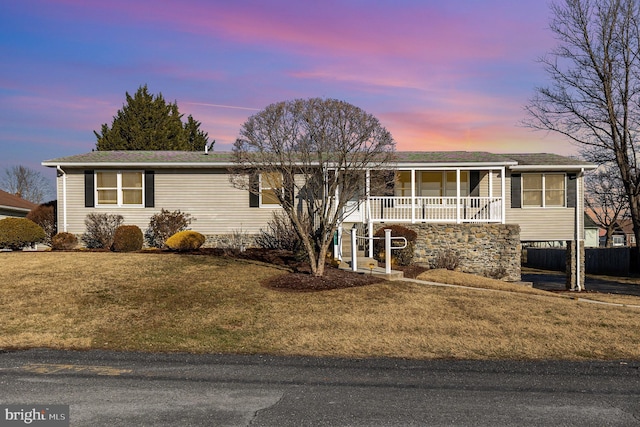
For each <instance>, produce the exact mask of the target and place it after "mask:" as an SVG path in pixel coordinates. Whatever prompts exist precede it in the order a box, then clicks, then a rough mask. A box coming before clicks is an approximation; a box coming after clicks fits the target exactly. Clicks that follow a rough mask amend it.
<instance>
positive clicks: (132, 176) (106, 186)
mask: <svg viewBox="0 0 640 427" xmlns="http://www.w3.org/2000/svg"><path fill="white" fill-rule="evenodd" d="M95 179H96V184H95V185H96V186H95V188H96V190H95V191H96V201H97V203H96V206H144V185H143V179H144V173H143V172H142V171H96V174H95Z"/></svg>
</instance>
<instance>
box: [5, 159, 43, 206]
mask: <svg viewBox="0 0 640 427" xmlns="http://www.w3.org/2000/svg"><path fill="white" fill-rule="evenodd" d="M0 186H1V187H2V189H3V190H4V191H6V192H8V193H11V194H15V195H17V196H19V197H22V198H23V199H25V200H28V201H30V202H33V203H42V202H43V201H44V197H45V195H46V194H48V193H49V188H50V184H49V181H47V179H46V178H45V177H44V176H42V174H41V173H40V172H38V171H35V170H33V169H29V168H28V167H26V166H22V165H17V166H11V167H8V168H6V169H5V170H4V174H3V175H2V176H1V177H0Z"/></svg>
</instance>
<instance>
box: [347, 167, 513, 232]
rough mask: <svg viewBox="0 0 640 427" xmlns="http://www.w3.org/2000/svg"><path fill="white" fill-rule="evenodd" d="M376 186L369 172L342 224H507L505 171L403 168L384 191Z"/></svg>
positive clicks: (500, 169)
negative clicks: (359, 195) (363, 186)
mask: <svg viewBox="0 0 640 427" xmlns="http://www.w3.org/2000/svg"><path fill="white" fill-rule="evenodd" d="M372 181H375V179H374V180H372V174H371V171H367V173H366V176H365V192H364V195H363V196H364V197H362V198H360V199H359V201H357V202H356V201H354V202H353V203H352V204H351V205H349V206H348V207H347V209H346V210H345V216H344V221H343V222H347V223H361V224H368V225H370V226H372V225H373V224H375V223H383V222H395V223H403V222H404V223H412V224H414V223H427V222H433V223H455V224H461V223H503V224H504V222H505V202H504V201H505V191H506V181H505V168H504V167H499V168H486V169H478V168H469V167H439V168H430V169H422V168H417V167H416V168H398V169H397V170H396V171H395V172H394V179H393V180H392V182H387V184H386V185H385V186H384V187H382V186H380V185H372ZM381 193H383V194H381Z"/></svg>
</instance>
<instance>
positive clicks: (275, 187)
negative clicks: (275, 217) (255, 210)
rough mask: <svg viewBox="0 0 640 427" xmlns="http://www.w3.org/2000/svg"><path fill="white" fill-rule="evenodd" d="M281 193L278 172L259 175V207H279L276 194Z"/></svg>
mask: <svg viewBox="0 0 640 427" xmlns="http://www.w3.org/2000/svg"><path fill="white" fill-rule="evenodd" d="M282 191H283V186H282V174H281V173H280V172H264V173H261V174H260V206H279V205H280V201H279V199H278V192H282Z"/></svg>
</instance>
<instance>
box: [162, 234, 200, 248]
mask: <svg viewBox="0 0 640 427" xmlns="http://www.w3.org/2000/svg"><path fill="white" fill-rule="evenodd" d="M204 241H205V237H204V236H203V235H202V234H200V233H198V232H197V231H193V230H184V231H179V232H177V233H176V234H174V235H173V236H171V237H169V238H168V239H167V241H166V242H165V246H166V247H168V248H169V249H171V250H174V251H179V252H185V251H194V250H196V249H198V248H200V246H202V245H203V244H204Z"/></svg>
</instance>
